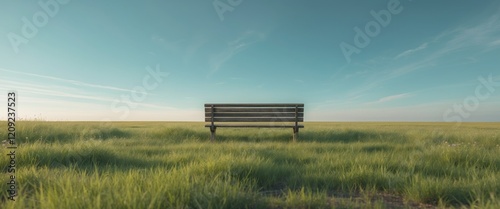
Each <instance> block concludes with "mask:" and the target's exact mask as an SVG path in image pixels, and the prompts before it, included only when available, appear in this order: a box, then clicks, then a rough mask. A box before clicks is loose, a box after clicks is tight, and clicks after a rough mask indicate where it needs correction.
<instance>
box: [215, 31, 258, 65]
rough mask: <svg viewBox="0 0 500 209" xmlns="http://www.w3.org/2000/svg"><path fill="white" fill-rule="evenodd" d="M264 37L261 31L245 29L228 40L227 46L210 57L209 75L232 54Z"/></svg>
mask: <svg viewBox="0 0 500 209" xmlns="http://www.w3.org/2000/svg"><path fill="white" fill-rule="evenodd" d="M265 37H266V35H265V34H263V33H258V32H255V31H247V32H246V33H244V34H243V35H242V36H240V37H238V38H237V39H236V40H234V41H230V42H229V43H228V46H227V47H226V48H225V49H224V50H223V51H222V52H220V53H219V54H216V55H213V56H212V57H211V58H210V66H211V71H210V73H209V75H212V74H214V73H216V72H217V71H219V70H220V68H221V67H222V66H223V65H224V64H225V63H226V62H228V61H229V60H231V58H232V57H233V56H235V55H236V54H238V53H240V52H241V51H243V50H245V49H246V48H248V47H249V46H251V45H253V44H255V43H258V42H260V41H262V40H264V39H265Z"/></svg>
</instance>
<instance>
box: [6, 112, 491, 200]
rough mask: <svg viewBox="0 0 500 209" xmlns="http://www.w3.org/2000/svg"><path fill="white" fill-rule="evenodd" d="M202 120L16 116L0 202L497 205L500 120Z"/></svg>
mask: <svg viewBox="0 0 500 209" xmlns="http://www.w3.org/2000/svg"><path fill="white" fill-rule="evenodd" d="M0 124H1V125H0V127H5V128H2V129H1V130H0V134H1V135H2V136H4V137H5V136H6V135H7V134H6V133H7V124H6V122H5V121H4V122H1V123H0ZM203 124H204V123H194V122H193V123H166V122H165V123H164V122H116V123H111V124H109V125H106V126H102V125H100V124H99V123H97V122H96V123H93V122H44V121H20V122H18V123H17V124H16V126H17V135H16V136H17V139H18V143H19V148H18V149H17V150H16V153H17V155H16V166H17V170H16V178H17V181H18V186H19V190H18V192H19V196H18V198H17V200H16V201H15V202H12V201H8V200H5V199H4V200H0V201H2V203H1V204H0V207H1V208H46V209H52V208H54V209H55V208H58V209H61V208H117V209H118V208H434V207H438V208H447V207H451V208H462V207H463V208H500V123H464V124H462V125H461V126H460V127H459V128H454V127H453V125H454V124H446V123H312V122H309V123H304V125H305V128H304V129H301V132H300V138H299V141H298V142H296V143H293V142H291V137H292V130H291V129H263V130H261V129H219V130H218V131H217V134H218V136H217V137H218V140H217V142H216V143H210V142H209V141H208V139H209V134H210V132H209V130H208V128H204V127H203ZM7 153H8V151H7V149H6V148H2V157H0V166H1V167H2V168H4V169H3V170H4V173H5V171H6V167H7V165H8V163H9V162H8V161H9V159H8V156H7V155H6V154H7ZM7 178H8V176H7V174H6V173H5V175H2V179H1V182H2V184H1V185H2V188H1V190H2V194H4V195H5V193H6V192H5V191H6V190H7V187H6V182H7Z"/></svg>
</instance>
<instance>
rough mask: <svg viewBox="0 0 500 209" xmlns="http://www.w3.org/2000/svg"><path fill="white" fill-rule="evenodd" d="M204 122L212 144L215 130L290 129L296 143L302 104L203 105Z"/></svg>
mask: <svg viewBox="0 0 500 209" xmlns="http://www.w3.org/2000/svg"><path fill="white" fill-rule="evenodd" d="M205 122H210V123H209V124H206V125H205V127H209V128H210V132H211V135H210V140H211V141H212V142H213V141H215V131H216V129H217V128H292V129H293V141H297V139H298V134H299V128H304V126H303V125H299V122H304V104H205Z"/></svg>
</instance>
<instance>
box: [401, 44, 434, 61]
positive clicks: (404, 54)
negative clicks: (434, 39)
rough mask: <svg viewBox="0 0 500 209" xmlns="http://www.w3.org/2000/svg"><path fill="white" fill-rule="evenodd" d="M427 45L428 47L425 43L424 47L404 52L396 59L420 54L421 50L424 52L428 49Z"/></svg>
mask: <svg viewBox="0 0 500 209" xmlns="http://www.w3.org/2000/svg"><path fill="white" fill-rule="evenodd" d="M427 45H428V43H423V44H422V45H420V46H419V47H417V48H415V49H410V50H407V51H404V52H403V53H401V54H399V55H397V56H396V58H395V59H399V58H401V57H404V56H408V55H411V54H413V53H415V52H418V51H420V50H424V49H426V48H427Z"/></svg>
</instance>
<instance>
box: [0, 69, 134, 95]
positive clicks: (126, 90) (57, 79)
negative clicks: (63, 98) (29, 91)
mask: <svg viewBox="0 0 500 209" xmlns="http://www.w3.org/2000/svg"><path fill="white" fill-rule="evenodd" d="M0 71H4V72H9V73H14V74H19V75H24V76H31V77H36V78H44V79H48V80H51V81H60V82H63V83H67V84H72V85H76V86H84V87H90V88H98V89H105V90H114V91H124V92H133V91H132V90H130V89H124V88H119V87H114V86H106V85H99V84H91V83H85V82H81V81H76V80H71V79H64V78H58V77H52V76H46V75H39V74H34V73H25V72H19V71H13V70H7V69H3V68H0Z"/></svg>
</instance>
